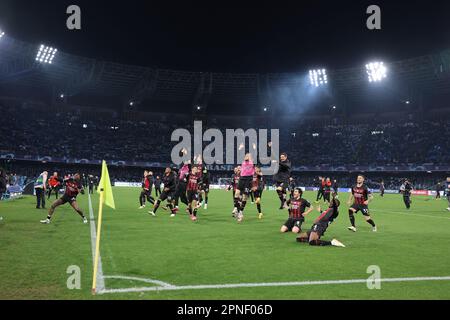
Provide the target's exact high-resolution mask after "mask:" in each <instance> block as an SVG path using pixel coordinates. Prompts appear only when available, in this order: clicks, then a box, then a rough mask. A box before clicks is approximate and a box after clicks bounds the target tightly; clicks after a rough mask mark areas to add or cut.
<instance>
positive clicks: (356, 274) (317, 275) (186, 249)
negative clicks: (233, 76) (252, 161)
mask: <svg viewBox="0 0 450 320" xmlns="http://www.w3.org/2000/svg"><path fill="white" fill-rule="evenodd" d="M138 194H139V189H133V188H114V197H115V201H116V207H117V209H116V210H115V211H113V210H111V209H109V208H105V210H104V220H103V228H102V242H101V257H102V263H103V274H104V275H105V276H113V275H120V276H130V277H140V278H151V279H156V280H159V281H164V282H167V283H170V284H172V285H176V286H186V285H216V284H237V283H268V282H270V283H272V282H292V281H296V282H300V281H320V280H351V279H367V278H368V277H369V276H370V275H369V274H368V273H367V267H368V266H371V265H377V266H379V267H380V269H381V277H382V278H410V277H448V276H450V268H449V266H450V254H449V247H448V246H449V243H450V213H449V212H447V211H446V210H445V208H446V207H447V206H446V204H447V203H446V201H435V200H434V199H431V198H430V197H418V196H417V197H414V198H413V204H412V209H411V210H410V211H409V212H407V211H406V209H405V208H404V205H403V202H402V198H401V196H400V195H387V196H385V198H380V196H379V195H375V199H374V201H373V202H372V203H371V206H370V207H371V210H372V214H373V218H374V220H375V222H376V223H377V225H378V232H377V233H373V232H372V231H371V228H370V225H368V224H367V223H366V222H365V221H364V219H363V217H362V216H361V214H358V215H357V217H356V219H357V227H358V232H357V233H352V232H350V231H348V230H347V226H348V225H349V221H348V214H347V205H346V201H347V197H348V195H347V194H341V195H340V199H341V200H342V205H341V210H340V215H339V217H338V219H337V221H336V222H335V223H334V224H333V225H331V226H330V228H329V229H328V231H327V233H326V235H325V237H324V239H329V240H331V239H332V238H337V239H339V240H340V241H342V242H343V243H344V244H345V245H346V246H347V247H346V248H335V247H323V248H319V247H310V246H308V245H303V244H298V243H296V241H295V235H293V234H280V233H279V229H280V227H281V225H282V224H283V222H284V221H285V220H286V218H287V212H286V211H280V210H278V206H279V201H278V198H277V196H276V193H274V192H269V191H266V192H265V194H264V196H263V203H262V206H263V213H264V219H262V220H258V219H257V213H256V206H255V205H251V204H248V205H247V208H246V211H245V220H244V222H243V223H242V224H238V223H237V222H236V221H235V220H234V219H233V218H232V217H231V210H232V206H231V194H230V193H229V192H226V191H221V190H214V191H212V192H211V194H210V198H209V208H208V210H206V211H205V210H200V211H199V220H198V222H197V223H193V222H192V221H190V220H189V219H188V217H187V215H186V214H185V212H184V206H182V207H181V210H180V213H179V215H178V216H177V217H175V218H170V217H169V214H168V213H167V212H166V211H164V210H161V209H160V210H159V211H158V215H157V217H151V216H149V215H148V214H147V213H146V212H147V211H148V210H147V209H148V207H147V208H146V209H144V210H138V209H137V208H138ZM305 198H306V199H308V200H310V201H312V200H314V198H315V194H313V193H312V192H307V193H306V194H305ZM87 199H88V196H87V195H80V196H79V203H80V206H81V208H82V209H83V210H84V211H85V213H86V215H87V216H89V205H88V200H87ZM52 200H53V199H52ZM34 201H35V199H34V198H33V197H24V198H22V199H18V200H14V201H8V202H2V203H0V216H3V218H4V219H3V220H2V221H0V275H1V278H0V299H450V281H449V280H444V281H417V282H416V281H413V282H392V283H388V282H386V283H385V282H383V283H381V289H379V290H369V289H368V288H367V286H366V284H365V283H356V284H317V285H307V286H280V287H256V288H255V287H251V288H214V289H201V290H174V291H152V292H133V293H129V292H127V293H108V294H103V295H96V296H92V294H91V289H90V287H91V281H92V251H91V233H90V226H89V224H88V225H84V224H82V222H81V219H80V218H79V217H78V215H76V213H75V212H74V211H73V210H72V208H70V207H69V206H68V205H66V206H64V207H60V208H59V209H58V210H57V211H56V213H55V216H54V219H53V221H52V224H50V225H41V224H39V220H40V219H43V218H45V216H46V212H45V211H43V210H37V209H35V208H34V206H35V204H34ZM92 201H93V208H94V212H95V213H97V210H98V195H96V194H95V195H94V196H93V198H92ZM48 206H49V204H48V205H47V207H48ZM317 215H318V212H317V211H314V213H312V214H311V216H309V217H308V218H307V219H306V223H305V224H304V229H307V228H309V227H310V226H311V224H312V222H313V219H314V218H315V217H317ZM71 265H76V266H79V267H80V270H81V289H80V290H76V289H75V290H69V289H68V288H67V285H66V283H67V279H68V277H69V276H70V275H69V274H67V268H68V267H69V266H71ZM105 283H106V287H107V289H120V288H133V287H143V286H152V284H145V283H142V282H137V281H131V280H118V279H106V280H105Z"/></svg>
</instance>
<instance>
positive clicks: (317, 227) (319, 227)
mask: <svg viewBox="0 0 450 320" xmlns="http://www.w3.org/2000/svg"><path fill="white" fill-rule="evenodd" d="M328 225H329V224H328V222H319V223H315V224H313V226H312V227H311V230H309V231H308V238H309V236H310V235H311V233H312V232H315V233H317V234H318V235H319V238H320V237H321V236H323V235H324V234H325V231H327V229H328Z"/></svg>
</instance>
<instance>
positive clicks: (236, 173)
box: [227, 166, 241, 218]
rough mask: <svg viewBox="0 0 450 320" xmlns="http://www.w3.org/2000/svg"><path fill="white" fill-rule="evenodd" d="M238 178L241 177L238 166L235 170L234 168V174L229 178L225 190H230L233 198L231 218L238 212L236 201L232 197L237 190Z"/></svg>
mask: <svg viewBox="0 0 450 320" xmlns="http://www.w3.org/2000/svg"><path fill="white" fill-rule="evenodd" d="M240 177H241V168H240V167H239V166H237V167H236V168H234V174H233V175H232V176H231V182H230V185H229V186H228V189H227V190H228V191H230V190H232V191H233V194H232V196H233V212H232V215H233V218H234V217H235V215H236V213H237V210H238V209H237V206H236V201H235V198H234V195H235V193H236V190H237V188H238V185H239V179H240Z"/></svg>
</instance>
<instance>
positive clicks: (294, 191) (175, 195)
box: [35, 153, 450, 247]
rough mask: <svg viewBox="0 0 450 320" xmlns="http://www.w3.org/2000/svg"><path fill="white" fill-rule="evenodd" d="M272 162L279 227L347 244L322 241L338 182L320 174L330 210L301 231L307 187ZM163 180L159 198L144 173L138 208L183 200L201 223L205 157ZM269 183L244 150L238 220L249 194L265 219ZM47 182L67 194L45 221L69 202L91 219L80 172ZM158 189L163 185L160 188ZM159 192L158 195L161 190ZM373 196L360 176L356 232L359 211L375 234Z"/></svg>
mask: <svg viewBox="0 0 450 320" xmlns="http://www.w3.org/2000/svg"><path fill="white" fill-rule="evenodd" d="M272 162H273V163H275V164H276V165H277V167H278V170H277V173H276V174H275V175H274V176H273V182H274V185H275V188H276V192H277V195H278V198H279V200H280V210H283V209H287V211H288V214H289V217H288V219H287V221H286V222H285V223H284V224H283V225H282V226H281V229H280V232H281V233H286V232H293V233H295V234H297V235H298V237H297V241H298V242H300V243H309V244H310V245H312V246H329V245H332V246H338V247H345V246H344V245H343V244H342V243H341V242H340V241H338V240H336V239H333V240H332V241H325V240H322V239H321V238H322V236H323V235H324V234H325V232H326V230H327V229H328V227H329V225H330V224H331V223H332V222H333V221H334V220H335V219H336V218H337V217H338V215H339V207H340V200H338V195H337V191H338V189H337V182H336V180H334V182H333V183H331V179H329V178H327V179H325V178H319V181H320V186H319V191H318V195H317V198H316V203H319V200H320V199H321V198H323V200H324V201H325V202H326V203H327V205H328V208H327V209H325V210H322V208H321V206H320V205H318V207H317V210H318V212H319V213H320V215H319V217H318V218H317V219H316V220H315V221H314V223H313V225H312V227H311V229H310V230H309V231H308V232H303V229H302V225H303V224H304V222H305V217H306V216H308V215H309V214H310V213H311V212H312V211H313V210H314V208H313V206H312V205H311V203H310V202H309V201H308V200H306V199H304V198H303V190H302V189H301V188H297V187H296V186H295V182H294V181H293V178H292V177H291V162H290V161H289V159H288V156H287V154H285V153H282V154H281V155H280V159H279V160H272ZM46 175H47V173H46V172H43V173H42V174H41V175H40V176H39V178H38V179H37V180H36V184H35V188H36V191H38V189H39V188H40V187H41V186H42V185H44V186H45V185H46V183H45V181H46ZM161 180H162V181H161V182H162V183H163V189H162V191H161V190H160V194H159V197H158V198H157V199H155V198H153V196H152V186H153V185H156V184H155V183H154V180H153V173H152V172H151V171H147V170H146V171H144V176H143V180H142V191H141V193H140V195H139V203H140V207H139V208H140V209H143V208H145V206H146V201H148V202H149V203H150V204H151V205H152V208H151V209H150V211H148V213H149V214H150V215H152V216H156V212H157V210H158V209H159V208H160V207H161V203H162V202H164V201H166V202H167V204H166V206H165V207H164V206H163V207H162V208H163V209H164V210H170V216H171V217H175V216H176V214H177V212H178V211H179V207H178V204H179V201H181V202H182V203H184V204H185V205H186V207H187V208H186V211H187V213H189V216H190V219H191V220H192V221H197V213H198V209H199V208H200V207H201V206H202V205H203V207H204V209H207V206H208V193H209V186H210V175H209V172H208V170H207V168H206V166H203V164H202V159H201V156H197V157H195V158H194V159H193V160H192V161H191V160H187V161H185V162H184V163H183V165H182V166H181V168H179V169H177V168H175V167H167V168H166V169H165V171H164V174H163V176H162V179H161ZM265 184H266V182H265V179H264V175H263V173H262V170H261V168H260V167H258V166H256V165H255V164H254V163H253V159H252V156H251V154H250V153H249V154H246V155H245V157H244V161H243V162H242V164H241V165H240V166H237V167H235V168H234V174H233V175H232V177H231V183H230V185H229V186H228V188H227V190H228V191H230V190H232V191H233V193H232V194H233V211H232V216H233V217H234V218H235V219H236V220H237V221H238V222H239V223H241V222H242V221H243V219H244V210H245V208H246V205H247V202H248V200H249V198H250V197H251V199H252V202H253V201H254V202H255V203H256V207H257V211H258V218H259V219H262V218H263V213H262V209H261V198H262V194H263V191H264V189H265ZM447 184H448V188H450V178H448V179H447ZM48 185H49V186H50V190H49V193H48V194H49V197H50V194H51V191H52V190H56V191H55V193H56V197H58V196H57V194H58V192H57V191H58V190H59V189H60V188H61V186H64V195H63V196H62V197H61V198H59V199H57V200H56V201H55V202H54V203H53V204H52V206H51V207H50V209H49V211H48V215H47V218H46V219H45V220H41V223H44V224H49V223H50V221H51V218H52V216H53V214H54V211H55V209H56V208H57V207H58V206H61V205H64V204H66V203H69V204H70V205H71V206H72V207H73V208H74V210H75V211H76V212H77V213H78V214H79V215H80V217H81V218H82V220H83V222H84V223H87V219H86V217H85V216H84V214H83V212H82V210H81V209H80V208H79V206H78V204H77V202H76V198H77V195H78V194H79V193H84V188H83V184H82V178H81V176H80V174H78V173H77V174H75V175H73V176H65V177H64V179H60V178H59V177H58V176H57V173H54V175H53V176H52V177H51V178H50V179H49V181H48ZM90 189H91V188H90ZM155 189H159V186H158V188H155ZM406 190H407V191H408V192H409V191H410V186H408V185H407V186H406ZM288 193H289V195H288ZM44 194H45V193H44ZM156 195H157V196H158V192H157V193H156ZM372 199H373V196H372V194H371V192H370V190H369V188H368V187H367V186H366V184H365V177H364V176H362V175H358V177H357V181H356V184H355V185H354V186H353V187H352V189H351V193H350V197H349V199H348V205H349V209H348V214H349V220H350V224H351V225H350V226H349V227H348V229H349V230H350V231H353V232H356V231H357V229H356V224H355V214H357V213H358V212H361V213H362V214H363V216H364V217H365V220H366V222H367V223H368V224H370V225H371V227H372V231H373V232H377V226H376V224H375V222H374V221H373V219H372V217H371V215H370V212H369V202H370V201H372ZM449 199H450V197H449ZM409 201H410V200H409V199H408V200H405V204H407V207H408V208H409V203H410V202H409ZM449 203H450V200H449ZM449 206H450V205H449ZM449 210H450V208H449Z"/></svg>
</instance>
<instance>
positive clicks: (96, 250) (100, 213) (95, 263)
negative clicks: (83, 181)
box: [92, 188, 105, 294]
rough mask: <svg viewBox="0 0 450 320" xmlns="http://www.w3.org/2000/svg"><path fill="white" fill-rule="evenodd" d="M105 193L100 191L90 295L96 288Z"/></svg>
mask: <svg viewBox="0 0 450 320" xmlns="http://www.w3.org/2000/svg"><path fill="white" fill-rule="evenodd" d="M104 193H105V191H104V190H103V188H101V189H100V201H99V204H98V224H97V239H96V243H95V258H94V275H93V276H92V294H95V290H96V288H97V271H98V257H99V255H100V232H101V230H102V214H103V197H104Z"/></svg>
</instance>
